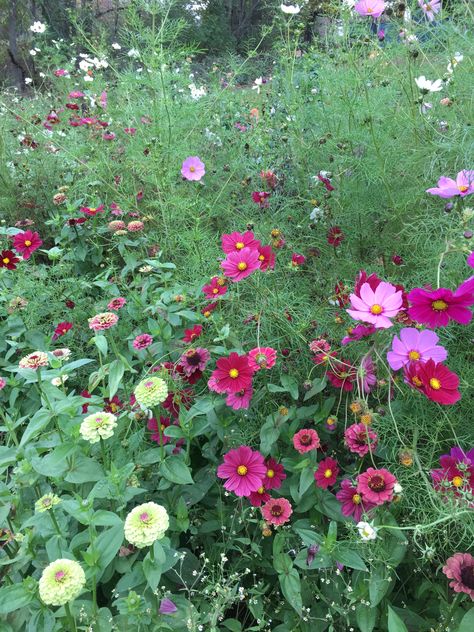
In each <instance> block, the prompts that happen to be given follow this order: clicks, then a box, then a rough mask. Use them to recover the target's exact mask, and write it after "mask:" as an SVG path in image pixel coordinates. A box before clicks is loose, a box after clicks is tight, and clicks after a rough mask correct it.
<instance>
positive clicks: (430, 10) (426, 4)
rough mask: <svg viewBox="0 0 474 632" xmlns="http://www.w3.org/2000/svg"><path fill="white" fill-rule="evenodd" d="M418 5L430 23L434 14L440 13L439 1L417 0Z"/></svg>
mask: <svg viewBox="0 0 474 632" xmlns="http://www.w3.org/2000/svg"><path fill="white" fill-rule="evenodd" d="M418 4H419V5H420V8H421V10H422V11H423V13H424V14H425V16H426V17H427V18H428V20H429V21H430V22H433V20H434V19H435V15H436V13H439V12H440V11H441V0H418Z"/></svg>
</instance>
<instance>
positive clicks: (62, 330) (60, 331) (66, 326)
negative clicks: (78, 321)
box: [53, 321, 72, 340]
mask: <svg viewBox="0 0 474 632" xmlns="http://www.w3.org/2000/svg"><path fill="white" fill-rule="evenodd" d="M71 329H72V323H68V322H67V321H64V322H62V323H59V325H56V328H55V330H54V334H53V340H57V339H58V338H59V337H60V336H64V334H67V332H68V331H70V330H71Z"/></svg>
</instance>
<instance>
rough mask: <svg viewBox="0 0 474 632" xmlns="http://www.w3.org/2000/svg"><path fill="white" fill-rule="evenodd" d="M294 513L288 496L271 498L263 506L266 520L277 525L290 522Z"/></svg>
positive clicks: (263, 514)
mask: <svg viewBox="0 0 474 632" xmlns="http://www.w3.org/2000/svg"><path fill="white" fill-rule="evenodd" d="M292 513H293V508H292V506H291V503H290V501H288V500H287V499H286V498H271V499H270V500H268V501H267V502H266V503H265V504H264V505H263V507H262V516H263V517H264V519H265V520H266V522H268V523H269V524H273V525H275V526H276V527H278V526H280V525H282V524H285V522H288V521H289V519H290V516H291V514H292Z"/></svg>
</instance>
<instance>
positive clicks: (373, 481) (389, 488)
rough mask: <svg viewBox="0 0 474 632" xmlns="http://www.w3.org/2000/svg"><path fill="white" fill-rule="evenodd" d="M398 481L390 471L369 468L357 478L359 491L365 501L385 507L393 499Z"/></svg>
mask: <svg viewBox="0 0 474 632" xmlns="http://www.w3.org/2000/svg"><path fill="white" fill-rule="evenodd" d="M396 482H397V479H396V478H395V476H394V475H393V474H391V473H390V472H389V471H388V470H386V469H384V468H382V469H379V470H376V469H374V468H373V467H369V468H368V469H367V470H366V471H365V472H363V473H362V474H359V476H358V477H357V491H358V492H359V494H360V495H361V496H362V498H363V499H364V501H367V502H369V503H373V504H374V505H383V504H384V503H386V502H390V501H391V500H392V499H393V494H394V491H393V488H394V487H395V484H396Z"/></svg>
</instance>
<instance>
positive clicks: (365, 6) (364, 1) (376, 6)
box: [354, 0, 385, 18]
mask: <svg viewBox="0 0 474 632" xmlns="http://www.w3.org/2000/svg"><path fill="white" fill-rule="evenodd" d="M354 10H355V11H357V13H358V14H359V15H364V16H365V15H366V16H369V17H371V18H379V17H380V16H381V15H382V13H383V12H384V11H385V2H384V1H383V0H359V2H358V3H357V4H356V5H355V7H354Z"/></svg>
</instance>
